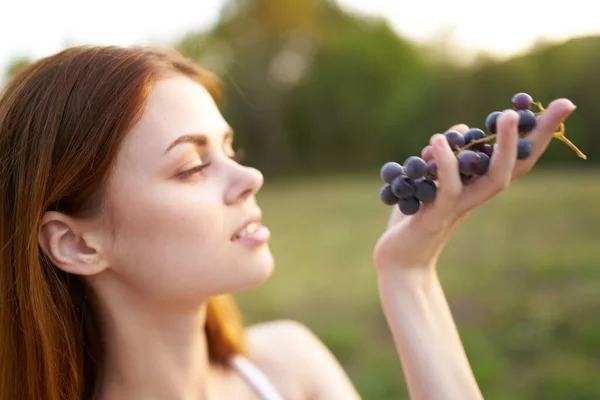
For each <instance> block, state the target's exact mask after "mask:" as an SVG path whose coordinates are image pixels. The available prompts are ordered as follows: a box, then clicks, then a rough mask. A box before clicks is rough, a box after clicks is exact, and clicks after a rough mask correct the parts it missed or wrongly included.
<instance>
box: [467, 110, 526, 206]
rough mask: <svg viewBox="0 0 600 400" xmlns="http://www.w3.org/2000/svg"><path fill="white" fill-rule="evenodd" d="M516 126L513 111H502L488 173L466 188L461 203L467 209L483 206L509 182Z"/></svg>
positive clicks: (513, 161) (513, 155) (516, 133)
mask: <svg viewBox="0 0 600 400" xmlns="http://www.w3.org/2000/svg"><path fill="white" fill-rule="evenodd" d="M518 124H519V115H518V114H517V113H516V112H515V111H513V110H506V111H504V113H502V115H500V117H499V118H498V122H497V125H498V133H497V136H496V147H495V149H494V155H493V156H492V158H491V159H490V166H489V168H488V172H487V173H486V174H485V175H483V176H481V177H480V178H479V179H477V180H475V181H474V182H473V183H472V184H471V185H470V186H469V187H468V190H467V191H466V193H465V198H464V199H463V201H462V202H461V203H464V207H466V208H467V209H470V208H473V207H476V206H478V205H480V204H483V203H484V202H486V201H487V200H489V199H490V198H492V197H493V196H494V195H495V194H497V193H498V192H500V191H502V190H504V189H505V188H506V187H507V186H508V185H509V183H510V182H511V180H512V175H513V169H514V167H515V163H516V159H517V144H518V140H519V129H518ZM461 205H462V204H461Z"/></svg>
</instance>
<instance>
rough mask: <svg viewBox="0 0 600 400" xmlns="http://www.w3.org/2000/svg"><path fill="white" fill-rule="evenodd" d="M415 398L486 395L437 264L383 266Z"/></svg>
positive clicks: (383, 289) (388, 307)
mask: <svg viewBox="0 0 600 400" xmlns="http://www.w3.org/2000/svg"><path fill="white" fill-rule="evenodd" d="M379 293H380V298H381V302H382V306H383V311H384V313H385V316H386V318H387V321H388V324H389V327H390V329H391V332H392V336H393V339H394V343H395V345H396V350H397V352H398V355H399V357H400V360H401V362H402V366H403V369H404V373H405V379H406V381H407V385H408V389H409V393H410V396H411V399H414V400H424V399H427V400H429V399H432V400H433V399H435V400H445V399H457V400H458V399H460V400H470V399H482V398H483V397H482V395H481V392H480V391H479V388H478V386H477V382H476V381H475V378H474V376H473V373H472V371H471V367H470V365H469V362H468V360H467V357H466V354H465V352H464V348H463V346H462V342H461V340H460V337H459V334H458V331H457V329H456V325H455V323H454V320H453V318H452V314H451V312H450V308H449V306H448V303H447V301H446V298H445V295H444V292H443V290H442V287H441V284H440V282H439V279H438V276H437V274H436V273H435V269H418V270H417V269H413V270H397V271H396V270H394V271H386V272H379Z"/></svg>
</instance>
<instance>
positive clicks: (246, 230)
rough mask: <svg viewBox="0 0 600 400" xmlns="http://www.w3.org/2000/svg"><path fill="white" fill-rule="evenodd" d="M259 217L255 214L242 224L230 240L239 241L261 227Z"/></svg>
mask: <svg viewBox="0 0 600 400" xmlns="http://www.w3.org/2000/svg"><path fill="white" fill-rule="evenodd" d="M260 220H261V215H260V214H256V215H254V216H252V217H250V218H249V219H247V220H246V222H244V224H243V225H242V226H241V227H240V228H239V229H238V230H237V231H236V232H235V233H234V234H233V235H232V236H231V240H234V241H235V240H240V239H243V238H244V237H246V236H248V235H251V234H253V233H254V232H256V231H257V230H258V229H260V227H261V223H260Z"/></svg>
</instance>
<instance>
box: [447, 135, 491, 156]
mask: <svg viewBox="0 0 600 400" xmlns="http://www.w3.org/2000/svg"><path fill="white" fill-rule="evenodd" d="M496 136H497V135H496V134H493V135H488V136H486V137H484V138H483V139H477V140H473V141H472V142H469V144H467V145H466V146H463V147H456V150H458V151H459V152H461V151H465V150H468V149H469V148H471V147H473V146H476V145H478V144H481V143H486V142H489V141H492V140H494V139H495V138H496Z"/></svg>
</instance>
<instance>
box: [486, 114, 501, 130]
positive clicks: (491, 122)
mask: <svg viewBox="0 0 600 400" xmlns="http://www.w3.org/2000/svg"><path fill="white" fill-rule="evenodd" d="M501 114H502V112H500V111H494V112H491V113H490V114H489V115H488V116H487V118H486V119H485V129H487V130H488V132H490V133H496V130H497V126H496V123H497V122H498V117H499V116H500V115H501Z"/></svg>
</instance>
